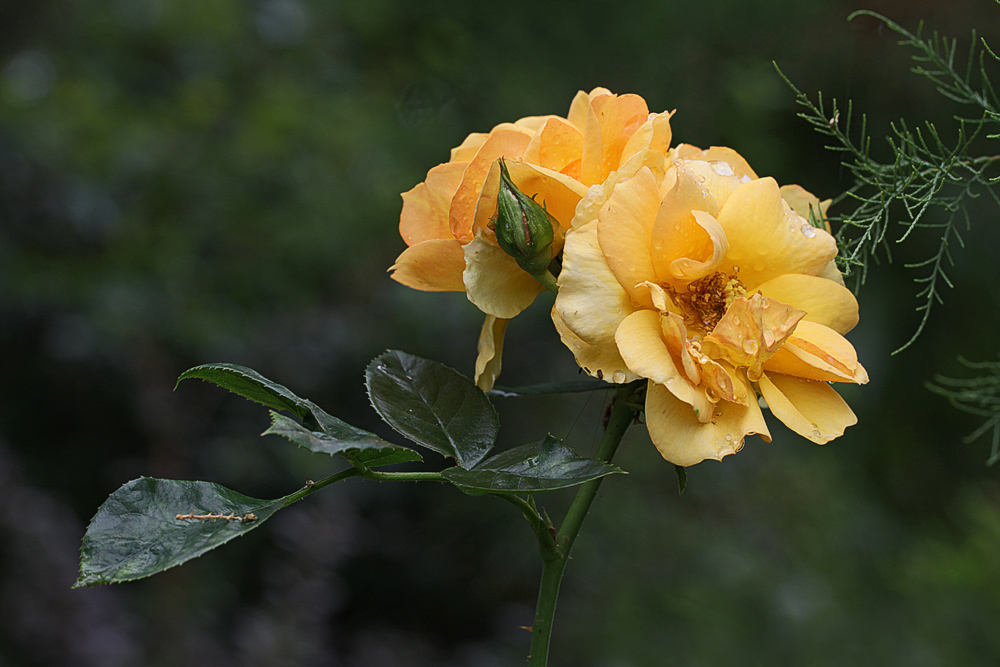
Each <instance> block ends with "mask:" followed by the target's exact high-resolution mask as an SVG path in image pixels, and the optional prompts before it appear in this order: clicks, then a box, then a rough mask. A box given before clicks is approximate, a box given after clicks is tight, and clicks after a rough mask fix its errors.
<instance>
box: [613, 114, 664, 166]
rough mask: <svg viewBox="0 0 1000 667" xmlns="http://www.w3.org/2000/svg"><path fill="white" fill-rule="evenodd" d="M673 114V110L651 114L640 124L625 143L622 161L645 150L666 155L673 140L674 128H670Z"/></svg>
mask: <svg viewBox="0 0 1000 667" xmlns="http://www.w3.org/2000/svg"><path fill="white" fill-rule="evenodd" d="M673 115H674V112H673V111H670V112H663V113H654V114H650V115H649V118H648V119H647V120H646V122H645V123H643V124H642V125H640V126H639V129H638V130H636V131H635V134H633V135H632V137H631V138H630V139H629V140H628V143H627V144H625V148H624V149H623V150H622V156H621V162H626V161H627V160H629V159H630V158H632V156H634V155H635V154H636V153H638V152H639V151H643V150H651V151H654V152H656V153H659V154H661V155H665V154H666V153H667V152H668V151H669V150H670V142H671V141H672V140H673V130H671V128H670V117H671V116H673Z"/></svg>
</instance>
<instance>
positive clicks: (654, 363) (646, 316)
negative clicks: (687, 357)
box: [615, 310, 714, 421]
mask: <svg viewBox="0 0 1000 667" xmlns="http://www.w3.org/2000/svg"><path fill="white" fill-rule="evenodd" d="M660 332H661V328H660V314H659V313H657V312H656V311H653V310H638V311H636V312H634V313H632V314H631V315H629V316H628V317H626V318H625V319H624V320H623V321H622V323H621V325H620V326H619V327H618V331H617V332H616V333H615V342H616V343H618V351H619V352H621V355H622V359H624V360H625V363H626V364H628V368H629V370H631V371H632V372H633V373H635V374H636V375H638V376H640V377H644V378H648V379H649V380H650V381H652V382H655V383H657V384H660V385H663V386H665V387H666V388H667V389H668V390H669V391H670V393H672V394H673V395H674V396H676V397H677V398H679V399H680V400H682V401H684V402H685V403H686V404H687V405H688V406H689V409H692V410H693V411H694V412H693V414H695V415H697V416H698V418H699V419H701V420H702V421H708V420H709V419H711V418H712V410H713V408H714V405H713V403H712V401H710V400H709V398H708V396H707V395H706V393H705V390H704V388H702V387H696V386H694V385H692V384H691V383H690V382H688V380H687V378H686V377H684V375H683V374H682V373H681V372H680V371H679V370H678V369H677V365H676V363H675V361H674V357H673V355H672V354H671V353H670V349H669V348H668V347H667V344H666V343H665V342H664V340H663V337H662V336H661V335H660Z"/></svg>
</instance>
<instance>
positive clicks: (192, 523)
mask: <svg viewBox="0 0 1000 667" xmlns="http://www.w3.org/2000/svg"><path fill="white" fill-rule="evenodd" d="M286 499H287V496H286V497H285V498H279V499H278V500H259V499H257V498H250V497H249V496H244V495H243V494H240V493H237V492H235V491H232V490H230V489H227V488H225V487H223V486H219V485H218V484H212V483H210V482H187V481H176V480H169V479H154V478H152V477H140V478H139V479H135V480H132V481H131V482H129V483H128V484H125V485H124V486H122V487H121V488H120V489H118V490H117V491H115V492H114V493H112V494H111V496H110V497H109V498H108V499H107V500H106V501H105V502H104V504H103V505H101V508H100V509H99V510H97V514H96V515H94V518H93V520H91V522H90V526H88V528H87V532H86V534H85V535H84V536H83V546H82V548H81V550H80V577H79V579H77V582H76V584H75V586H76V587H80V586H93V585H95V584H108V583H114V582H119V581H130V580H132V579H140V578H142V577H148V576H150V575H152V574H156V573H157V572H162V571H163V570H166V569H168V568H171V567H174V566H175V565H180V564H181V563H183V562H185V561H188V560H191V559H192V558H195V557H197V556H200V555H201V554H203V553H205V552H206V551H209V550H210V549H214V548H215V547H217V546H219V545H221V544H225V543H226V542H228V541H229V540H231V539H233V538H234V537H239V536H240V535H242V534H244V533H246V532H248V531H251V530H253V529H254V528H257V527H258V526H260V525H261V524H262V523H264V522H265V521H267V519H269V518H270V517H271V515H272V514H274V513H275V512H277V511H278V510H279V509H281V508H282V507H283V506H284V503H285V500H286ZM178 515H181V516H184V515H193V516H200V517H223V518H178ZM248 515H252V516H248Z"/></svg>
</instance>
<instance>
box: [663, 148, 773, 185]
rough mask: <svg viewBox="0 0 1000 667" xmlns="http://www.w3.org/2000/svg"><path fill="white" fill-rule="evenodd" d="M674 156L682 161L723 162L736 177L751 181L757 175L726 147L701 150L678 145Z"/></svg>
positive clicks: (746, 163) (735, 153) (738, 155)
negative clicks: (744, 177)
mask: <svg viewBox="0 0 1000 667" xmlns="http://www.w3.org/2000/svg"><path fill="white" fill-rule="evenodd" d="M676 154H677V157H678V158H681V159H684V160H702V161H704V162H725V163H727V164H728V165H729V166H731V167H732V168H733V171H735V172H736V175H737V176H746V177H747V178H749V179H751V180H753V179H756V178H757V174H756V173H755V172H754V170H753V169H751V168H750V163H749V162H747V161H746V160H745V159H743V156H742V155H740V154H739V153H737V152H736V151H734V150H733V149H732V148H728V147H726V146H712V147H711V148H706V149H705V150H702V149H700V148H698V147H697V146H692V145H691V144H680V145H678V146H677V149H676Z"/></svg>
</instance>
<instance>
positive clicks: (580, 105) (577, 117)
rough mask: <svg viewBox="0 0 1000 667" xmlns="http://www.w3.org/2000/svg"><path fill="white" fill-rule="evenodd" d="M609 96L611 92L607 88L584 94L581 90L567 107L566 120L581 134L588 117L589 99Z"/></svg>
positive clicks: (585, 127) (585, 126)
mask: <svg viewBox="0 0 1000 667" xmlns="http://www.w3.org/2000/svg"><path fill="white" fill-rule="evenodd" d="M610 94H611V91H610V90H608V89H607V88H594V89H593V90H592V91H590V92H589V93H585V92H583V91H582V90H581V91H579V92H578V93H577V94H576V96H575V97H574V98H573V102H572V103H571V104H570V106H569V113H567V114H566V120H568V121H569V122H570V123H572V124H573V125H574V126H575V127H576V129H578V130H580V132H583V131H584V130H586V129H587V117H588V116H589V115H590V100H591V98H592V97H598V96H599V95H610Z"/></svg>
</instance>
